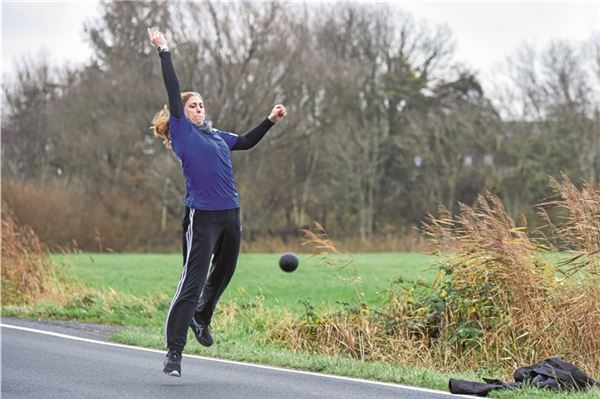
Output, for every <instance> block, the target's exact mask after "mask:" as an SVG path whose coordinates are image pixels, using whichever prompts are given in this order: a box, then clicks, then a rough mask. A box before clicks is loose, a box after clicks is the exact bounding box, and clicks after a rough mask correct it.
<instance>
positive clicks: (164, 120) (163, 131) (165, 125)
mask: <svg viewBox="0 0 600 399" xmlns="http://www.w3.org/2000/svg"><path fill="white" fill-rule="evenodd" d="M193 96H196V97H200V99H202V96H201V95H200V94H198V93H196V92H195V91H186V92H184V93H181V103H182V104H183V106H184V107H185V103H187V101H188V100H189V99H190V97H193ZM170 115H171V113H170V112H169V107H167V105H166V104H165V105H164V106H163V107H162V108H161V109H160V110H159V111H158V112H157V113H156V114H155V115H154V117H153V118H152V126H151V127H150V129H152V131H153V132H154V135H155V136H156V137H158V138H160V139H162V142H163V144H164V145H165V147H167V148H169V149H170V148H171V136H170V134H169V116H170Z"/></svg>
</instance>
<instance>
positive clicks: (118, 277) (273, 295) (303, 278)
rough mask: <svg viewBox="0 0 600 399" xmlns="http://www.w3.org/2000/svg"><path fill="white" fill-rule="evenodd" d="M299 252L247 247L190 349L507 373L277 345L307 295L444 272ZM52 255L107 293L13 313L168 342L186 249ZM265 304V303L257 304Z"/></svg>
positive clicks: (317, 365) (365, 289)
mask: <svg viewBox="0 0 600 399" xmlns="http://www.w3.org/2000/svg"><path fill="white" fill-rule="evenodd" d="M299 258H300V267H299V268H298V270H296V271H295V272H294V273H284V272H282V271H281V270H280V269H279V267H278V266H277V259H278V255H277V254H242V255H241V257H240V260H239V262H238V270H237V272H236V274H235V276H234V278H233V280H232V282H231V284H230V286H229V288H228V290H227V291H226V293H225V294H224V296H223V299H222V302H221V305H220V306H219V307H218V308H217V313H216V315H215V319H216V320H213V321H214V322H215V325H214V326H213V327H214V329H213V333H214V336H215V343H216V344H215V345H214V346H212V347H211V348H204V347H201V346H200V345H199V344H198V343H197V342H195V339H194V338H193V335H192V334H191V333H190V334H189V335H188V345H187V346H186V352H188V353H196V354H201V355H204V356H212V357H218V358H227V359H233V360H241V361H249V362H256V363H264V364H272V365H278V366H284V367H290V368H298V369H304V370H312V371H319V372H324V373H329V374H339V375H346V376H352V377H359V378H367V379H375V380H382V381H390V382H396V383H401V384H407V385H413V386H421V387H427V388H433V389H438V390H447V384H448V378H449V377H455V378H462V379H467V380H472V381H481V377H496V378H497V377H499V375H498V372H497V371H496V370H473V371H471V372H463V373H449V374H448V373H442V372H440V371H437V370H434V369H425V368H418V367H411V366H406V365H403V364H398V363H387V362H385V363H384V362H367V361H361V360H358V359H352V358H349V357H346V356H337V357H334V356H325V355H318V354H309V353H303V352H297V351H291V350H289V349H286V348H283V347H280V346H278V345H274V344H270V343H269V342H267V341H265V335H266V334H265V332H266V331H267V329H268V328H269V323H271V322H273V321H276V320H277V318H278V317H279V315H280V314H287V315H288V316H287V317H289V315H290V314H291V315H292V316H293V317H298V316H300V317H302V316H303V314H304V313H305V306H304V305H303V304H302V303H301V301H309V302H310V304H311V305H313V306H314V307H315V309H316V311H326V310H330V309H333V308H336V307H339V306H340V304H339V302H348V303H351V304H356V303H357V302H366V303H368V304H370V305H374V306H377V305H378V304H380V303H382V302H383V301H384V300H385V298H386V295H385V294H386V290H387V289H388V288H389V287H390V285H391V284H392V282H393V281H395V280H398V279H401V280H403V281H418V280H423V281H426V282H430V281H432V280H433V279H434V277H435V275H436V273H437V271H436V268H435V267H434V264H435V261H436V258H435V257H432V256H426V255H421V254H415V253H369V254H353V255H352V256H351V259H352V263H351V265H350V266H347V267H345V268H341V267H340V266H339V265H338V266H333V267H332V266H327V265H324V264H323V263H322V260H323V258H316V257H310V256H308V255H299ZM53 259H54V260H55V261H56V262H57V263H59V264H61V265H63V267H64V269H63V270H66V271H67V274H68V275H71V276H73V277H75V278H76V279H78V280H80V281H81V282H82V283H83V284H84V285H85V286H87V287H89V288H93V289H95V290H98V291H101V292H105V293H106V295H99V296H98V295H96V294H91V293H90V294H83V296H82V297H80V298H78V299H77V300H75V301H74V302H71V303H68V304H66V305H65V306H60V305H57V304H53V303H42V304H39V305H36V306H35V307H33V308H4V309H3V314H4V315H5V316H18V317H29V318H58V319H74V320H81V321H87V322H96V323H112V324H121V325H124V326H125V327H124V328H123V329H121V330H120V331H119V332H118V333H117V334H115V335H114V336H113V337H112V340H113V341H115V342H120V343H125V344H132V345H138V346H145V347H152V348H162V347H163V336H162V334H163V332H162V325H163V323H164V317H165V315H166V310H167V308H168V306H169V302H170V300H171V297H172V295H173V293H174V291H175V288H176V286H177V284H178V282H179V279H180V275H181V264H182V259H181V255H179V254H106V253H101V254H100V253H79V254H67V255H63V254H55V255H53ZM257 298H260V301H258V302H257ZM256 303H260V305H259V306H255V305H256ZM236 306H237V308H236ZM234 308H235V309H236V310H235V311H232V312H231V313H230V310H231V309H234ZM159 363H160V361H159ZM157 367H160V364H158V365H157ZM489 396H490V397H496V398H501V399H517V398H531V399H534V398H535V399H542V398H544V399H546V398H548V399H567V398H568V399H593V398H600V389H594V390H591V391H589V392H584V393H570V394H563V393H552V392H549V391H546V390H538V389H531V388H528V389H523V390H518V391H514V392H509V391H498V392H492V393H490V395H489Z"/></svg>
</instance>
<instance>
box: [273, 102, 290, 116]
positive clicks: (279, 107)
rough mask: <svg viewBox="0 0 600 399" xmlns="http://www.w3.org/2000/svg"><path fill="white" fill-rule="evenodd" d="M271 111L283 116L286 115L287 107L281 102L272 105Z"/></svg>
mask: <svg viewBox="0 0 600 399" xmlns="http://www.w3.org/2000/svg"><path fill="white" fill-rule="evenodd" d="M273 111H274V112H275V113H277V115H278V116H280V117H285V116H286V115H287V109H286V108H285V106H284V105H283V104H277V105H276V106H275V107H273Z"/></svg>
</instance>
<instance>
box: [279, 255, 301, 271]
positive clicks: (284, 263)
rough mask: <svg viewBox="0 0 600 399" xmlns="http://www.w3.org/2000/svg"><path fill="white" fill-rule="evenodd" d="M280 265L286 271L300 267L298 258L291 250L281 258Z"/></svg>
mask: <svg viewBox="0 0 600 399" xmlns="http://www.w3.org/2000/svg"><path fill="white" fill-rule="evenodd" d="M279 267H280V268H281V270H283V271H284V272H288V273H291V272H293V271H294V270H296V268H297V267H298V258H297V257H296V255H294V254H293V253H291V252H286V253H284V254H283V255H281V257H280V258H279Z"/></svg>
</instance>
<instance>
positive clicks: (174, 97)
mask: <svg viewBox="0 0 600 399" xmlns="http://www.w3.org/2000/svg"><path fill="white" fill-rule="evenodd" d="M148 37H149V38H150V42H152V44H153V45H154V46H155V47H156V48H157V49H158V55H159V56H160V66H161V69H162V75H163V80H164V82H165V87H166V89H167V95H168V96H169V111H170V112H171V114H172V115H173V116H175V117H176V118H181V117H182V116H183V104H182V103H181V92H180V90H179V82H178V81H177V75H176V74H175V68H173V63H172V62H171V53H170V52H169V48H168V47H167V40H166V39H165V37H164V36H163V34H162V33H160V32H158V31H156V30H152V29H150V28H148Z"/></svg>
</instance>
